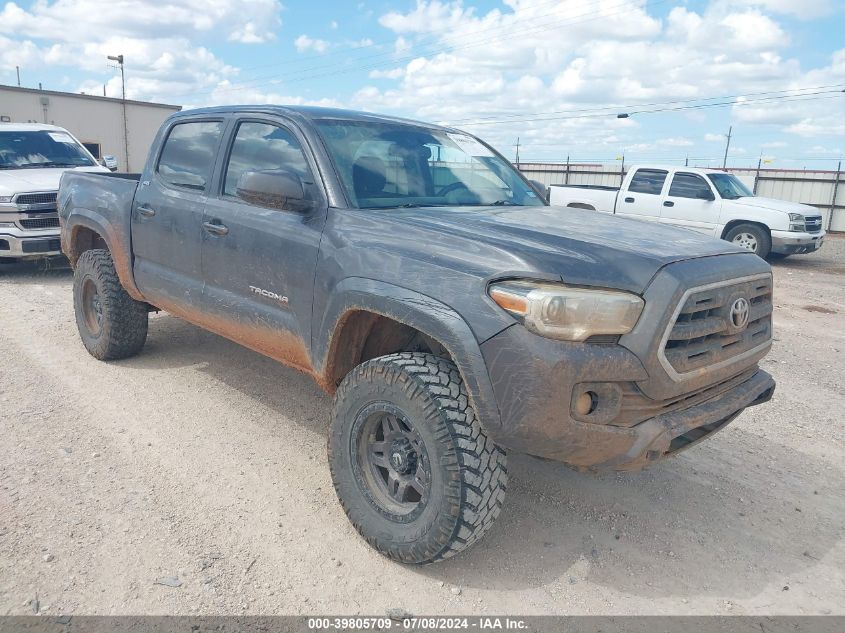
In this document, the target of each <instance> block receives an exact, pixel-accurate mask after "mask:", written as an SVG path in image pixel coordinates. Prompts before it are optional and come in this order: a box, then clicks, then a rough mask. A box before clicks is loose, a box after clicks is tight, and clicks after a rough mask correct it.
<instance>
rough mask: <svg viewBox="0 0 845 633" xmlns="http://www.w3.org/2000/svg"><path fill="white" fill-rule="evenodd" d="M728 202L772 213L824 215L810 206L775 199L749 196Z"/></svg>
mask: <svg viewBox="0 0 845 633" xmlns="http://www.w3.org/2000/svg"><path fill="white" fill-rule="evenodd" d="M727 202H730V203H732V204H738V205H739V206H742V207H755V208H758V209H771V210H772V211H782V212H783V213H801V214H802V215H821V214H822V213H821V211H819V210H818V209H817V208H816V207H811V206H810V205H808V204H800V203H798V202H788V201H786V200H776V199H775V198H763V197H760V196H747V197H745V198H737V199H736V200H728V201H727Z"/></svg>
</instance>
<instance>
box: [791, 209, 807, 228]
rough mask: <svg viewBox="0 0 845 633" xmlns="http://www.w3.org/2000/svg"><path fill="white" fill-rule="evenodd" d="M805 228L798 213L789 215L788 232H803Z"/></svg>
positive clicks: (802, 217)
mask: <svg viewBox="0 0 845 633" xmlns="http://www.w3.org/2000/svg"><path fill="white" fill-rule="evenodd" d="M806 228H807V224H806V220H805V218H804V216H803V215H801V214H800V213H790V214H789V230H790V231H804V230H806Z"/></svg>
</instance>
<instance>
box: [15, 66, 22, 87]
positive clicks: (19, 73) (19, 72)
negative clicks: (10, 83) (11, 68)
mask: <svg viewBox="0 0 845 633" xmlns="http://www.w3.org/2000/svg"><path fill="white" fill-rule="evenodd" d="M15 72H16V73H18V88H20V87H21V67H20V66H15Z"/></svg>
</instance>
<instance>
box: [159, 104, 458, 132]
mask: <svg viewBox="0 0 845 633" xmlns="http://www.w3.org/2000/svg"><path fill="white" fill-rule="evenodd" d="M246 112H256V113H261V114H280V115H285V116H289V117H292V118H300V119H307V120H309V121H315V120H321V119H341V120H344V121H371V122H386V123H404V124H410V125H420V126H425V127H429V128H439V129H443V130H454V128H451V127H448V126H444V125H436V124H433V123H427V122H423V121H416V120H413V119H405V118H402V117H395V116H386V115H384V114H375V113H372V112H362V111H360V110H345V109H343V108H325V107H320V106H303V105H294V106H287V105H230V106H215V107H210V108H196V109H194V110H183V111H181V112H178V113H176V114H173V115H171V118H182V117H188V116H197V115H202V114H233V113H246Z"/></svg>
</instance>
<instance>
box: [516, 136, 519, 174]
mask: <svg viewBox="0 0 845 633" xmlns="http://www.w3.org/2000/svg"><path fill="white" fill-rule="evenodd" d="M516 168H517V169H519V137H518V136H517V137H516Z"/></svg>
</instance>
